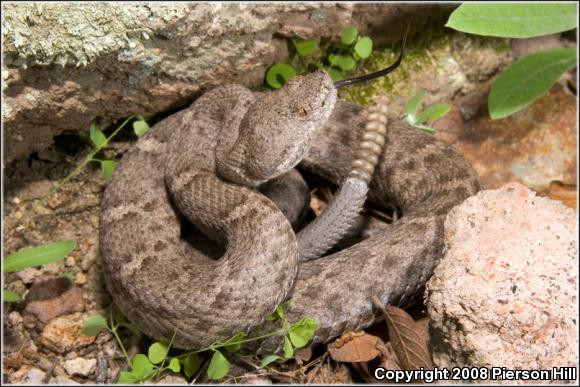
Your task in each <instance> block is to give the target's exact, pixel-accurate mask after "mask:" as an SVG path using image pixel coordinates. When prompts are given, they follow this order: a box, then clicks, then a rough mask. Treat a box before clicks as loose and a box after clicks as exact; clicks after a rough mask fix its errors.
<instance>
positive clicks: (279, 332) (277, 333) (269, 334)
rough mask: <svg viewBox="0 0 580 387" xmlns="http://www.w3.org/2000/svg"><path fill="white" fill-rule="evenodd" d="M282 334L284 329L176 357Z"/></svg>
mask: <svg viewBox="0 0 580 387" xmlns="http://www.w3.org/2000/svg"><path fill="white" fill-rule="evenodd" d="M284 332H285V331H284V329H278V330H277V331H274V332H270V333H267V334H265V335H262V336H257V337H252V338H249V339H245V340H241V341H235V342H232V343H220V344H211V345H208V346H207V347H204V348H201V349H198V350H195V351H191V352H186V353H182V354H181V355H178V356H176V357H177V358H182V357H187V356H189V355H193V354H195V353H201V352H205V351H209V350H215V349H216V348H222V347H225V346H226V345H237V344H244V343H249V342H251V341H256V340H262V339H267V338H268V337H272V336H278V335H283V334H284Z"/></svg>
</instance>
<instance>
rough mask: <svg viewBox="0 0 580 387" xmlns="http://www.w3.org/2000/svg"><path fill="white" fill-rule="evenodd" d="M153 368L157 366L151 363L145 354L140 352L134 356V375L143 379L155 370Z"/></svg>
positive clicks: (132, 368) (132, 369) (132, 370)
mask: <svg viewBox="0 0 580 387" xmlns="http://www.w3.org/2000/svg"><path fill="white" fill-rule="evenodd" d="M153 368H155V366H154V365H153V364H151V362H150V361H149V359H147V356H145V355H143V354H142V353H138V354H137V355H135V357H134V358H133V361H132V365H131V373H132V374H133V376H135V377H136V378H138V379H140V380H141V379H143V378H145V377H146V376H147V375H149V373H150V372H151V371H153Z"/></svg>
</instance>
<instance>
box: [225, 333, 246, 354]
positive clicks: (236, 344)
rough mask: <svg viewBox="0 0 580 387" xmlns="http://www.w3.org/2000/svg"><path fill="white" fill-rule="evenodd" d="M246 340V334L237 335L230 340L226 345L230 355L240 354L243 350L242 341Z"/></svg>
mask: <svg viewBox="0 0 580 387" xmlns="http://www.w3.org/2000/svg"><path fill="white" fill-rule="evenodd" d="M245 338H246V334H245V333H244V332H240V333H237V334H236V335H235V336H233V337H231V338H230V339H228V341H226V342H225V343H224V346H225V348H226V350H227V351H228V352H229V353H234V352H238V351H239V350H240V348H242V343H241V341H242V340H244V339H245ZM230 343H232V344H230Z"/></svg>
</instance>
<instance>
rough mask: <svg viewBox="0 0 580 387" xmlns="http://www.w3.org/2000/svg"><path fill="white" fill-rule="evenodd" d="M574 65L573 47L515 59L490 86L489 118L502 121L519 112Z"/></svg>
mask: <svg viewBox="0 0 580 387" xmlns="http://www.w3.org/2000/svg"><path fill="white" fill-rule="evenodd" d="M575 66H576V49H575V48H555V49H550V50H546V51H542V52H538V53H536V54H532V55H529V56H526V57H525V58H522V59H520V60H518V61H517V62H515V63H514V64H512V65H511V66H510V67H509V68H508V69H506V70H505V71H504V72H503V73H502V74H501V75H500V76H499V77H498V78H497V79H496V80H495V82H494V83H493V85H492V87H491V92H490V94H489V99H488V106H489V114H490V115H491V118H493V119H498V118H503V117H506V116H509V115H510V114H512V113H515V112H517V111H518V110H520V109H522V108H523V107H524V106H526V105H527V104H529V103H530V102H532V101H533V100H535V99H536V98H538V97H540V96H541V95H542V94H544V93H545V92H546V91H548V90H549V89H550V88H551V87H552V85H554V83H556V81H557V80H558V78H560V76H561V75H562V74H563V73H564V72H566V71H567V70H570V69H572V68H574V67H575Z"/></svg>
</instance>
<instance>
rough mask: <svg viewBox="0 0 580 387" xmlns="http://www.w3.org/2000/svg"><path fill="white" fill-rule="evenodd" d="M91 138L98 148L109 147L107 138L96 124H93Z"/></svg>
mask: <svg viewBox="0 0 580 387" xmlns="http://www.w3.org/2000/svg"><path fill="white" fill-rule="evenodd" d="M90 137H91V141H92V142H93V144H94V145H95V146H96V147H97V148H101V147H103V146H105V145H107V136H105V134H104V133H103V131H102V130H101V129H99V127H98V126H97V124H95V123H94V122H92V123H91V129H90Z"/></svg>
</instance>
